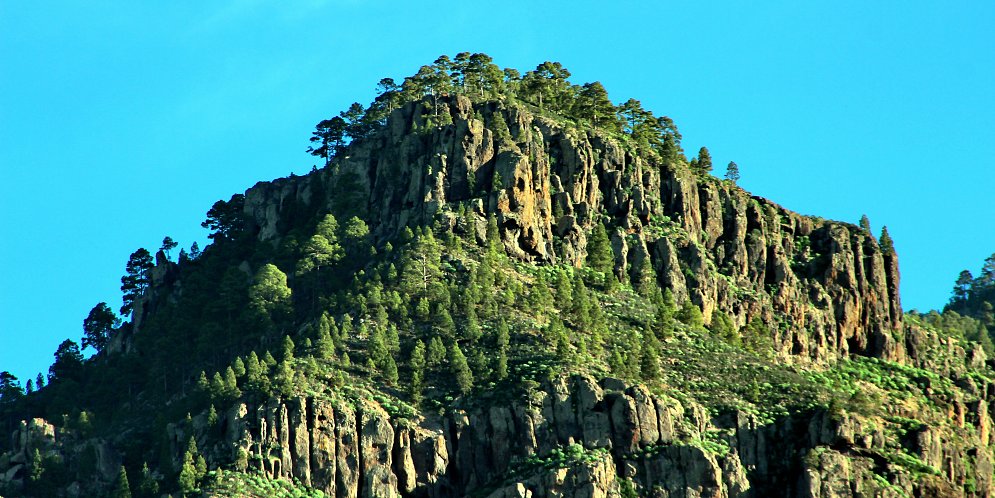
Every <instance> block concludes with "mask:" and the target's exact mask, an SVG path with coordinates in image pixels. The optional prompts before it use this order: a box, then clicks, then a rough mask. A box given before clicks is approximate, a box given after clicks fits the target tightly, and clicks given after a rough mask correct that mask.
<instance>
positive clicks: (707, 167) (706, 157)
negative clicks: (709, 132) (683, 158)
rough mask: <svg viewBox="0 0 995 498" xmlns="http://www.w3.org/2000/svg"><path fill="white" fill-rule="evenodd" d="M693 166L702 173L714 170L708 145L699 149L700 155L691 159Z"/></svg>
mask: <svg viewBox="0 0 995 498" xmlns="http://www.w3.org/2000/svg"><path fill="white" fill-rule="evenodd" d="M691 168H692V169H693V170H694V171H695V172H696V173H698V174H700V175H705V174H707V173H709V172H711V171H712V155H711V154H710V153H709V152H708V147H702V148H700V149H698V157H697V158H695V159H694V160H692V161H691Z"/></svg>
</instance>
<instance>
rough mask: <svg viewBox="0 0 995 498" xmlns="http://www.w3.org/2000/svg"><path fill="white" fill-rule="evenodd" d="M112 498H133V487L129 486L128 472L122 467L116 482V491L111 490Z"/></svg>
mask: <svg viewBox="0 0 995 498" xmlns="http://www.w3.org/2000/svg"><path fill="white" fill-rule="evenodd" d="M110 497H111V498H131V485H130V484H128V472H127V471H126V470H125V469H124V465H122V466H121V470H120V471H118V473H117V479H115V480H114V489H112V490H111V494H110Z"/></svg>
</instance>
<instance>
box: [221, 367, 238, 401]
mask: <svg viewBox="0 0 995 498" xmlns="http://www.w3.org/2000/svg"><path fill="white" fill-rule="evenodd" d="M224 395H225V397H227V398H228V399H238V397H239V396H241V395H242V391H241V390H239V388H238V382H237V380H236V379H235V370H234V369H233V368H232V367H228V368H226V369H225V378H224Z"/></svg>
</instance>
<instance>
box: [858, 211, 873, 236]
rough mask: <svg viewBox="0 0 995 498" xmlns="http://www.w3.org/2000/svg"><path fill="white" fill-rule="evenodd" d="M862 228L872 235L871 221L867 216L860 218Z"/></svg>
mask: <svg viewBox="0 0 995 498" xmlns="http://www.w3.org/2000/svg"><path fill="white" fill-rule="evenodd" d="M860 228H862V229H863V230H864V231H865V232H867V233H871V219H870V218H868V217H867V215H866V214H865V215H861V216H860Z"/></svg>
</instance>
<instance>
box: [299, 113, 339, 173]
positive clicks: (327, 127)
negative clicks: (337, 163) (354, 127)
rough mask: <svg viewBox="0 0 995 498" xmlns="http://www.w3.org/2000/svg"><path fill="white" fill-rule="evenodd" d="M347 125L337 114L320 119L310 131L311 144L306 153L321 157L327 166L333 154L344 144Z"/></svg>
mask: <svg viewBox="0 0 995 498" xmlns="http://www.w3.org/2000/svg"><path fill="white" fill-rule="evenodd" d="M347 125H348V123H346V121H345V120H344V119H342V118H341V117H339V116H335V117H334V118H331V119H324V120H322V121H320V122H319V123H318V124H317V125H315V127H314V131H313V132H311V139H310V140H311V143H312V145H311V146H310V147H308V148H307V153H308V154H311V155H312V156H317V157H320V158H323V159H324V160H325V166H328V163H330V162H331V161H332V158H333V157H335V154H337V153H338V152H339V151H340V150H342V147H343V146H345V143H346V138H345V134H346V127H347Z"/></svg>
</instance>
